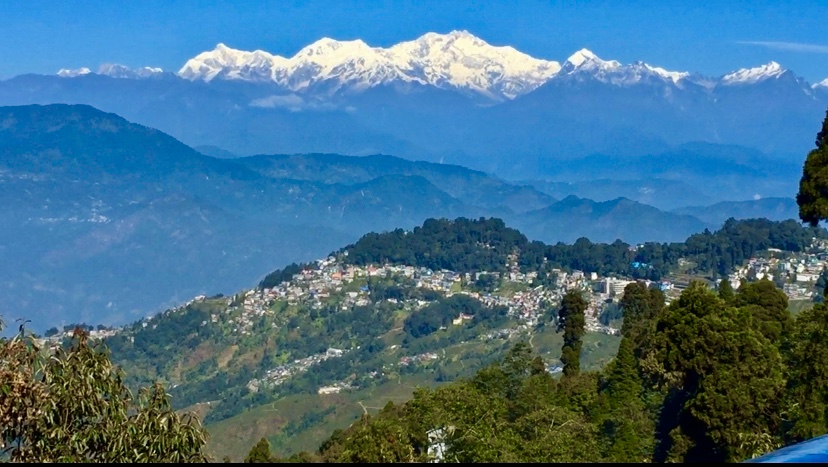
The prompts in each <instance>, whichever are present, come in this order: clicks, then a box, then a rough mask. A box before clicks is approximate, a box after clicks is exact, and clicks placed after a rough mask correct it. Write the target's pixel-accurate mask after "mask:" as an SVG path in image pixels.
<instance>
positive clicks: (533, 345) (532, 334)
mask: <svg viewBox="0 0 828 467" xmlns="http://www.w3.org/2000/svg"><path fill="white" fill-rule="evenodd" d="M534 338H535V333H534V332H533V333H530V334H529V348H530V349H534V348H535V344H533V343H532V339H534Z"/></svg>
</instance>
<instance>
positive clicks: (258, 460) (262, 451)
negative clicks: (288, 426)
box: [244, 438, 273, 464]
mask: <svg viewBox="0 0 828 467" xmlns="http://www.w3.org/2000/svg"><path fill="white" fill-rule="evenodd" d="M244 462H245V463H246V464H269V463H271V462H273V455H272V454H271V453H270V443H269V442H268V441H267V439H266V438H262V439H260V440H259V442H258V443H256V444H255V445H254V446H253V447H252V448H251V449H250V452H249V453H247V457H245V458H244Z"/></svg>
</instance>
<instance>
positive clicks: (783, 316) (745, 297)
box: [733, 279, 793, 344]
mask: <svg viewBox="0 0 828 467" xmlns="http://www.w3.org/2000/svg"><path fill="white" fill-rule="evenodd" d="M733 304H734V305H736V306H738V307H743V308H745V309H746V310H748V311H749V314H750V316H751V318H752V322H753V323H755V326H756V329H758V330H759V331H760V332H761V333H762V334H763V335H764V336H765V337H767V338H768V339H770V341H771V342H774V343H777V344H780V343H781V340H782V338H783V336H784V335H785V334H786V333H787V332H788V331H789V330H790V328H791V325H792V324H793V318H792V317H791V313H790V311H788V297H787V295H785V293H784V292H782V291H781V290H779V289H778V288H776V286H775V285H774V284H773V282H771V281H769V280H768V279H762V280H760V281H758V282H753V283H748V284H745V285H743V286H742V287H740V288H739V293H738V294H736V297H735V299H734V300H733Z"/></svg>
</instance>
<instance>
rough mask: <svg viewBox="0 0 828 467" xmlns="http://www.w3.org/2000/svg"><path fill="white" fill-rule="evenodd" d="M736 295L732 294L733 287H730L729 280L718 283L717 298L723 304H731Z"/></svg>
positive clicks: (724, 279) (725, 279)
mask: <svg viewBox="0 0 828 467" xmlns="http://www.w3.org/2000/svg"><path fill="white" fill-rule="evenodd" d="M735 297H736V294H735V293H734V292H733V286H732V285H730V279H728V278H727V277H725V278H723V279H722V280H721V281H719V298H721V299H722V300H724V302H725V303H732V302H733V299H734V298H735Z"/></svg>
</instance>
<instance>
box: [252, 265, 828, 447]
mask: <svg viewBox="0 0 828 467" xmlns="http://www.w3.org/2000/svg"><path fill="white" fill-rule="evenodd" d="M577 302H578V299H577V297H572V300H570V301H569V302H567V301H566V299H565V305H564V306H563V307H562V309H561V311H560V312H559V315H558V322H559V329H562V330H563V331H564V336H565V339H567V338H566V336H567V335H570V336H571V337H572V341H571V342H567V343H566V344H565V346H567V345H575V346H579V345H580V340H581V338H582V336H583V321H579V320H577V319H576V318H577V317H578V316H579V314H580V316H581V319H582V317H583V308H579V307H577V306H574V307H573V306H570V307H569V309H567V305H566V303H577ZM663 303H664V300H663V296H661V293H660V292H659V291H657V290H652V289H647V288H646V287H644V286H643V284H641V283H634V284H630V285H628V286H627V288H626V291H625V295H624V298H623V300H622V303H621V304H622V308H623V311H624V326H623V329H622V334H623V337H622V340H621V344H620V347H619V349H618V353H617V355H616V357H615V359H614V360H613V361H612V362H611V363H610V364H609V365H608V366H607V367H606V368H604V369H603V370H602V371H600V372H585V371H584V372H582V371H580V370H579V364H578V360H577V359H576V360H574V361H569V362H565V366H564V372H563V377H562V378H560V379H556V378H554V377H553V376H551V375H550V374H549V372H548V371H547V366H546V364H545V362H544V361H543V360H542V359H541V358H540V357H539V356H537V354H534V353H533V352H532V349H531V347H530V346H529V345H527V344H526V343H518V344H517V345H515V346H514V347H513V348H512V349H511V351H510V352H509V353H508V354H507V355H506V356H505V358H504V359H503V360H502V361H500V362H498V363H495V364H493V365H491V366H488V367H486V368H484V369H482V370H480V371H479V372H477V374H476V375H474V376H473V377H470V378H466V379H462V380H460V381H457V382H455V383H451V384H448V385H445V386H442V387H440V388H437V389H434V390H427V389H423V390H419V391H417V392H416V393H415V394H414V397H413V399H412V400H410V401H408V402H406V403H404V404H400V405H395V404H393V403H390V402H389V403H388V404H387V405H386V406H385V408H383V409H382V410H381V411H380V412H379V413H378V414H377V415H375V416H368V415H366V416H363V417H362V419H361V420H360V421H358V422H357V423H355V424H354V425H352V426H351V427H350V428H348V429H346V430H343V431H336V432H334V433H333V435H332V436H331V437H330V439H328V440H327V441H325V442H324V443H323V444H322V445H321V446H320V447H319V449H318V451H317V452H314V453H301V454H298V455H295V456H292V458H291V459H288V460H289V461H303V462H314V461H317V462H318V461H325V462H411V461H425V460H443V461H445V462H665V461H666V462H738V461H742V460H745V459H749V458H752V457H756V456H758V455H761V454H762V453H765V452H769V451H771V450H774V449H776V448H779V447H781V446H784V445H787V444H791V443H795V442H798V441H801V440H804V439H808V438H811V437H814V436H817V435H820V434H822V433H825V432H826V431H828V419H826V417H825V414H826V400H828V390H826V387H828V379H827V378H826V376H825V371H824V362H825V360H826V358H828V334H826V331H825V330H826V324H828V307H826V306H824V305H821V304H820V305H817V306H816V307H814V308H813V309H811V310H809V311H806V312H804V313H802V314H801V315H799V316H798V317H797V319H796V320H794V319H793V318H792V317H791V315H790V314H789V313H788V311H787V310H786V306H787V299H786V297H785V295H784V294H782V292H781V291H779V290H778V289H776V288H775V287H774V286H773V284H771V283H770V282H769V281H760V282H757V283H752V284H749V285H747V286H744V287H743V288H742V289H740V290H739V291H738V292H737V293H735V294H734V293H733V292H732V290H730V289H727V288H723V289H722V290H721V291H720V293H719V295H717V294H716V293H715V292H713V291H711V290H709V289H708V288H707V287H706V286H705V285H703V284H701V283H698V282H696V283H693V284H692V285H691V286H690V287H689V288H688V289H687V290H685V291H684V292H683V293H682V295H681V298H680V299H679V300H678V301H676V302H674V303H672V304H671V305H670V306H668V307H666V308H665V307H664V305H663ZM565 349H566V347H565V348H564V351H566V350H565ZM264 460H271V461H272V460H278V457H274V456H273V455H272V454H271V453H270V452H268V447H267V441H266V440H263V441H261V442H260V443H259V444H258V445H257V446H256V447H255V448H254V449H253V450H252V451H251V453H250V455H249V456H248V461H264Z"/></svg>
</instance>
